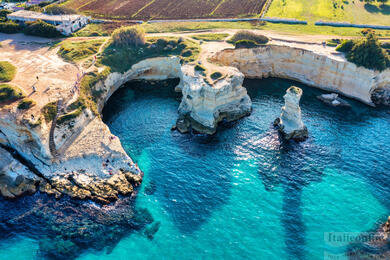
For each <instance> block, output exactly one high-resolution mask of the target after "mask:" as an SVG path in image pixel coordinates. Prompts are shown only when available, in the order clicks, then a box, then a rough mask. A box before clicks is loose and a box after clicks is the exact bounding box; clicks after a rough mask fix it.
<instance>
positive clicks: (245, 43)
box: [234, 40, 259, 49]
mask: <svg viewBox="0 0 390 260" xmlns="http://www.w3.org/2000/svg"><path fill="white" fill-rule="evenodd" d="M234 46H235V47H236V49H240V48H256V47H259V44H257V43H256V42H254V41H251V40H240V41H236V42H235V43H234Z"/></svg>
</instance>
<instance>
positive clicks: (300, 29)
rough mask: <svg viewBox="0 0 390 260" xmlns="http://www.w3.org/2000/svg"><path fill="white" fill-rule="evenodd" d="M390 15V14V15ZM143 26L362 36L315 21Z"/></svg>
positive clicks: (357, 31)
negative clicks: (318, 24)
mask: <svg viewBox="0 0 390 260" xmlns="http://www.w3.org/2000/svg"><path fill="white" fill-rule="evenodd" d="M389 17H390V16H389ZM142 27H143V28H144V29H145V31H146V32H147V33H166V32H186V31H187V32H188V31H197V30H213V29H243V30H245V29H248V30H270V31H277V32H281V33H286V34H292V35H301V34H302V35H331V36H334V35H337V36H348V37H357V36H361V31H362V29H361V28H348V27H332V26H315V25H314V24H313V23H309V24H308V25H302V24H281V23H262V22H213V23H210V22H171V23H151V24H149V23H144V24H143V25H142ZM377 36H378V37H390V30H380V31H379V32H377Z"/></svg>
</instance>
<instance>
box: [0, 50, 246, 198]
mask: <svg viewBox="0 0 390 260" xmlns="http://www.w3.org/2000/svg"><path fill="white" fill-rule="evenodd" d="M227 71H228V73H227V76H226V77H225V78H222V79H220V80H218V81H217V82H216V83H215V84H213V85H211V84H208V83H207V82H206V81H205V79H204V78H203V77H201V76H200V75H197V74H196V73H195V71H194V67H193V66H184V67H183V69H182V66H181V63H180V59H179V58H178V57H161V58H153V59H147V60H144V61H141V62H139V63H137V64H135V65H134V66H132V68H130V69H129V70H128V71H127V72H125V73H117V72H114V73H110V74H108V75H106V76H104V77H101V78H100V80H99V81H97V82H96V83H95V84H94V85H93V86H92V88H93V91H95V92H96V93H99V96H98V98H97V100H96V105H97V111H98V113H101V111H102V110H103V107H104V104H105V103H106V102H107V100H108V99H109V98H110V96H111V95H112V94H113V93H114V92H115V91H116V90H117V89H118V88H120V87H121V86H123V85H124V83H126V82H128V81H131V80H140V79H141V80H165V79H169V78H179V79H180V84H179V85H178V86H177V87H176V90H177V91H181V92H182V93H183V100H182V103H181V105H180V108H179V119H178V128H179V129H180V130H181V131H182V132H185V131H188V130H189V129H190V128H192V129H195V130H196V131H199V132H202V133H208V134H212V133H214V132H215V130H216V127H217V124H218V122H220V121H221V120H223V119H226V120H228V121H231V120H235V119H238V118H240V117H242V116H245V115H248V114H249V113H250V111H251V101H250V99H249V97H248V95H247V93H246V89H245V88H243V87H242V82H243V79H244V75H243V74H242V73H240V72H239V71H238V70H237V69H235V68H230V69H229V70H227ZM59 94H63V95H64V96H62V97H60V99H64V100H66V96H65V95H66V94H65V93H59ZM68 99H69V98H68ZM75 100H77V96H74V97H72V98H71V99H70V100H66V101H65V104H64V105H63V107H61V108H60V109H62V110H66V109H67V107H69V104H71V103H72V102H75ZM41 109H42V108H41V107H35V108H34V109H31V110H30V111H29V113H21V112H20V111H19V110H18V109H17V107H16V106H15V104H11V105H5V106H2V107H1V108H0V115H1V117H0V144H1V145H2V146H3V147H5V148H7V149H10V150H12V151H14V152H15V153H17V155H18V158H19V160H22V161H23V162H24V163H25V164H28V165H29V166H31V167H30V168H28V167H27V168H26V167H21V166H20V165H18V167H17V168H18V170H17V171H16V172H15V170H13V169H16V164H15V163H14V162H13V161H14V160H12V159H10V160H7V161H6V163H5V165H4V166H2V169H3V170H2V171H1V172H0V192H1V194H2V195H3V196H6V197H9V198H12V197H16V196H19V195H22V194H24V193H26V192H27V193H31V192H35V191H36V188H37V187H38V186H39V189H40V191H42V192H46V193H49V194H54V195H56V196H61V195H62V194H66V195H69V196H71V197H74V198H78V199H93V200H96V201H99V202H103V203H107V202H110V201H113V200H115V199H117V198H118V196H119V195H120V194H123V195H127V194H132V193H133V192H134V187H136V186H138V185H139V184H140V182H141V180H142V173H141V171H140V170H139V169H138V168H137V167H136V166H135V164H134V163H133V162H132V160H131V158H130V157H129V156H128V155H127V154H126V152H125V151H124V149H123V147H122V146H121V143H120V140H119V139H118V138H116V137H115V136H113V135H112V134H111V132H110V130H109V128H108V127H107V126H106V125H105V124H104V123H103V122H102V120H101V117H100V116H99V115H96V113H93V112H92V111H91V110H90V108H85V109H83V110H82V112H81V113H80V114H78V115H77V116H76V117H74V118H72V119H71V120H70V121H69V122H67V123H66V124H64V123H56V124H53V126H55V128H54V136H53V140H52V141H51V140H50V138H49V136H50V129H51V125H52V122H51V121H48V122H47V121H46V119H45V118H44V117H43V116H42V115H41ZM53 122H54V120H53ZM53 146H54V147H55V149H56V154H58V155H55V154H54V155H53V152H52V147H53ZM26 172H29V174H26ZM18 176H22V177H23V178H22V177H18ZM30 184H33V185H30ZM22 189H28V190H27V191H24V190H23V191H21V190H22Z"/></svg>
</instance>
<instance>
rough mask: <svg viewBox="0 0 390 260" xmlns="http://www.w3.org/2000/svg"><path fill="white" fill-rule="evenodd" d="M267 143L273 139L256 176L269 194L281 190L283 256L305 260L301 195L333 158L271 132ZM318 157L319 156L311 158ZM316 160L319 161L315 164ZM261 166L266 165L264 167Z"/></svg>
mask: <svg viewBox="0 0 390 260" xmlns="http://www.w3.org/2000/svg"><path fill="white" fill-rule="evenodd" d="M264 138H265V139H266V140H268V141H270V142H271V141H272V139H276V140H274V141H273V143H275V144H277V143H278V142H277V140H279V145H275V146H274V147H273V149H269V148H268V147H266V148H265V149H264V150H263V153H264V154H265V158H264V159H263V160H264V161H266V162H267V164H263V163H262V162H260V163H259V165H260V166H259V170H258V172H259V175H260V178H261V179H262V182H263V185H264V187H265V189H266V190H267V191H268V192H273V191H275V189H276V187H281V188H282V189H283V205H282V212H281V216H280V221H281V225H282V226H283V228H284V233H285V234H284V242H285V246H286V252H287V253H288V254H289V256H290V258H291V259H304V256H305V255H307V254H306V252H305V243H306V241H305V232H306V227H305V223H304V221H303V216H302V198H301V197H302V191H303V189H304V187H306V186H308V185H310V184H311V183H313V182H320V181H321V180H322V176H323V171H324V169H325V167H326V166H329V165H330V164H331V161H332V158H331V157H329V156H327V153H326V152H324V150H323V148H321V147H318V146H316V145H315V144H314V143H313V142H312V140H310V139H309V140H308V141H306V142H304V143H296V142H295V141H292V140H290V141H284V140H283V139H281V138H280V136H278V134H277V133H275V130H273V129H272V130H270V132H269V133H267V135H266V137H264ZM313 154H317V155H318V156H314V158H313ZM315 158H318V160H316V159H315ZM264 165H268V167H265V166H264Z"/></svg>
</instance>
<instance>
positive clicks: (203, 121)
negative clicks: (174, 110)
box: [176, 66, 252, 134]
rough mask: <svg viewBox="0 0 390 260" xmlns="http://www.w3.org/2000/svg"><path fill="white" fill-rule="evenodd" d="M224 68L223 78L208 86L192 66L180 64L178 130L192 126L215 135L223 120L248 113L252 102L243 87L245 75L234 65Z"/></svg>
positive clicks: (187, 129)
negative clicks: (181, 78) (233, 66)
mask: <svg viewBox="0 0 390 260" xmlns="http://www.w3.org/2000/svg"><path fill="white" fill-rule="evenodd" d="M226 71H227V76H226V77H224V78H222V79H220V80H219V81H217V82H216V83H214V84H212V85H211V84H209V83H207V82H206V80H205V79H204V78H203V77H202V76H200V75H199V74H198V73H196V72H195V71H194V68H193V67H192V66H184V67H183V72H184V73H183V84H182V86H181V91H182V94H183V98H182V101H181V104H180V107H179V118H178V120H177V123H176V125H177V129H178V130H179V131H180V132H181V133H185V132H188V131H189V130H190V129H193V130H195V131H197V132H200V133H205V134H214V133H215V131H216V129H217V125H218V123H219V122H221V121H222V120H227V121H234V120H237V119H240V118H242V117H244V116H247V115H249V114H250V113H251V110H252V102H251V100H250V98H249V96H248V94H247V91H246V89H245V88H244V87H242V83H243V81H244V75H243V74H242V73H241V72H239V71H238V70H237V69H235V68H228V69H227V70H226Z"/></svg>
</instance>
